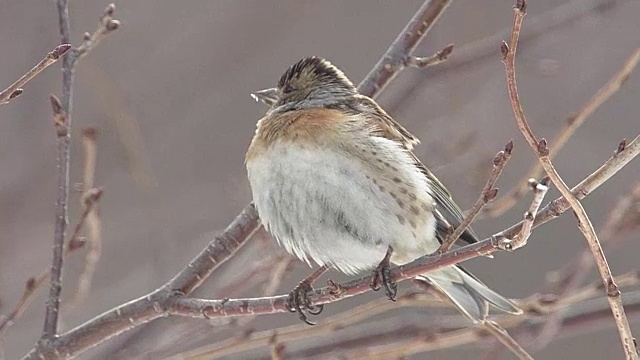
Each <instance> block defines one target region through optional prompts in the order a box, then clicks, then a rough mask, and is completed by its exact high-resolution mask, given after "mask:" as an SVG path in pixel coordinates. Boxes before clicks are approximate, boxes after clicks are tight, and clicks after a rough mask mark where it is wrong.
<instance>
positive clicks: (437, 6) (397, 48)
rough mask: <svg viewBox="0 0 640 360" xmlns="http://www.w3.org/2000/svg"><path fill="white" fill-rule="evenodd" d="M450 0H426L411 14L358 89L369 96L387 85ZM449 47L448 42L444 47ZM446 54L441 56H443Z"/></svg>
mask: <svg viewBox="0 0 640 360" xmlns="http://www.w3.org/2000/svg"><path fill="white" fill-rule="evenodd" d="M452 1H453V0H427V1H425V2H424V3H422V6H420V8H419V9H418V11H417V12H416V13H415V14H414V15H413V17H412V18H411V20H409V22H408V23H407V25H406V26H405V27H404V29H402V31H401V32H400V34H398V37H397V38H396V39H395V40H394V41H393V43H391V46H389V49H387V51H386V52H385V53H384V55H382V58H380V60H378V62H377V63H376V64H375V66H374V67H373V69H371V71H369V73H368V74H367V76H365V78H364V79H363V80H362V82H361V83H360V85H359V86H358V91H359V92H360V93H361V94H363V95H367V96H369V97H374V96H375V95H376V94H378V93H379V92H381V91H382V90H383V89H384V87H385V86H386V85H388V84H389V83H390V82H391V80H393V78H395V77H396V75H398V74H399V73H400V71H402V69H404V67H405V66H406V65H405V64H407V60H408V59H409V57H410V56H411V53H412V52H413V50H415V48H416V47H417V46H418V44H419V43H420V40H422V39H423V38H424V36H425V35H427V33H429V31H430V30H431V29H432V28H433V25H435V23H436V22H437V21H438V20H439V19H440V16H441V15H442V13H443V12H444V10H445V9H446V8H447V7H449V5H450V4H451V2H452ZM446 49H448V50H449V52H450V50H451V49H450V48H449V46H448V47H446V48H445V49H443V51H445V50H446ZM447 55H448V53H447V54H446V55H444V57H445V58H446V56H447Z"/></svg>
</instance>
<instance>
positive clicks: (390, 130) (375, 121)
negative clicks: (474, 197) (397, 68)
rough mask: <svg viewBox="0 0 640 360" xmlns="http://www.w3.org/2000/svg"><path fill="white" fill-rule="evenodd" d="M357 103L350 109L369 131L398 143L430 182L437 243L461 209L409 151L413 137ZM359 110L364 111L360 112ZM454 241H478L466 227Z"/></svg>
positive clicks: (362, 100)
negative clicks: (361, 115) (362, 118)
mask: <svg viewBox="0 0 640 360" xmlns="http://www.w3.org/2000/svg"><path fill="white" fill-rule="evenodd" d="M356 101H357V104H355V105H354V110H356V111H358V113H365V114H371V115H370V116H368V117H367V119H368V121H369V122H370V126H371V127H372V129H373V133H374V134H375V135H377V136H382V137H385V138H387V139H390V140H394V141H397V142H399V143H401V144H402V145H403V146H404V147H405V148H406V149H407V152H408V153H409V154H410V155H411V157H412V158H413V159H414V161H415V165H416V166H417V167H418V168H419V169H420V171H421V172H422V173H423V174H424V175H425V176H426V177H427V179H428V180H429V182H430V183H431V185H432V186H431V192H432V193H431V196H433V199H434V200H435V202H436V210H437V211H436V212H435V216H436V219H437V223H436V227H437V229H436V230H437V235H438V240H439V241H440V242H442V241H443V239H444V238H445V237H446V234H447V224H450V225H451V226H453V227H454V228H455V227H457V226H458V225H460V223H461V222H462V220H463V219H464V215H463V214H462V210H460V208H459V207H458V205H456V203H455V202H454V201H453V198H452V197H451V193H450V192H449V191H448V190H447V188H446V187H444V185H443V184H442V183H441V182H440V180H438V178H436V176H435V175H434V174H433V173H432V172H431V171H429V169H427V167H426V166H424V164H422V162H421V161H420V159H418V157H417V156H416V155H415V154H414V153H413V152H412V151H411V149H412V148H413V145H415V144H417V143H419V140H418V138H417V137H415V136H414V135H413V134H411V133H410V132H409V131H408V130H407V129H405V128H404V127H403V126H402V125H400V124H398V122H396V121H395V120H393V118H392V117H391V116H389V114H387V113H386V112H385V111H384V110H383V109H382V108H381V107H380V106H379V105H378V104H376V102H375V101H373V100H372V99H370V98H368V97H366V96H358V97H357V100H356ZM363 107H364V108H365V109H366V110H368V111H362V110H363ZM458 241H463V242H465V243H468V244H472V243H475V242H477V241H478V236H477V235H476V233H475V232H474V231H473V229H471V228H467V229H466V230H465V232H464V233H463V234H462V235H461V236H460V239H459V240H458Z"/></svg>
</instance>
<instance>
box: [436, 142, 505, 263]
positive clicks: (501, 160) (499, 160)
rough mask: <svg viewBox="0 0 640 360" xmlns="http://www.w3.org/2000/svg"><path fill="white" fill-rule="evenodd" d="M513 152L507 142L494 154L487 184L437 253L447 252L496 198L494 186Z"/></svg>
mask: <svg viewBox="0 0 640 360" xmlns="http://www.w3.org/2000/svg"><path fill="white" fill-rule="evenodd" d="M512 151H513V141H511V140H509V142H508V143H507V145H505V147H504V150H501V151H500V152H498V153H497V154H496V156H495V157H494V158H493V168H492V169H491V175H489V179H487V183H486V184H485V185H484V188H483V189H482V193H480V197H479V198H478V200H476V203H475V204H474V205H473V207H472V208H471V210H469V213H468V214H467V215H466V216H465V217H464V220H463V221H462V222H461V223H460V225H458V227H457V228H456V229H455V230H454V231H453V232H452V233H451V234H449V235H448V236H447V237H446V239H445V240H444V241H443V242H442V245H440V248H439V249H438V252H447V251H449V249H451V247H452V246H453V244H454V243H455V242H456V240H458V238H459V237H460V236H461V235H462V233H464V231H465V230H466V229H467V228H468V227H469V225H471V223H472V222H473V219H475V217H476V216H477V215H478V213H480V211H481V210H482V208H483V207H484V206H485V205H487V203H489V202H490V201H492V200H493V199H495V198H496V195H498V189H497V188H495V187H494V186H495V184H496V182H497V181H498V178H499V177H500V174H502V171H503V170H504V168H505V166H506V165H507V162H508V161H509V159H510V158H511V152H512Z"/></svg>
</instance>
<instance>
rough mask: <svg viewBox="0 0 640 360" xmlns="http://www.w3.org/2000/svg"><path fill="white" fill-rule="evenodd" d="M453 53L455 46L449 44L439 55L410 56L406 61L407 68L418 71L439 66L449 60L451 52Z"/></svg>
mask: <svg viewBox="0 0 640 360" xmlns="http://www.w3.org/2000/svg"><path fill="white" fill-rule="evenodd" d="M452 51H453V44H449V45H447V46H446V47H444V48H443V49H442V50H440V51H438V52H437V53H435V54H433V55H431V56H427V57H418V56H412V55H408V56H407V57H406V59H405V61H404V64H405V66H410V67H414V68H418V69H424V68H427V67H429V66H433V65H438V64H440V63H443V62H444V61H446V60H447V58H448V57H449V55H451V52H452Z"/></svg>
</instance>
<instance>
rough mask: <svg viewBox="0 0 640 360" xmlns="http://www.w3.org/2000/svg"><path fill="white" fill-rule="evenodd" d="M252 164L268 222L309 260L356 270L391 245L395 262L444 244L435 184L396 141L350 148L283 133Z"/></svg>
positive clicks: (258, 199)
mask: <svg viewBox="0 0 640 360" xmlns="http://www.w3.org/2000/svg"><path fill="white" fill-rule="evenodd" d="M355 151H362V153H359V154H354V152H355ZM363 153H367V154H364V155H363ZM372 154H375V156H372ZM247 169H248V174H249V182H250V184H251V188H252V192H253V199H254V203H255V205H256V208H257V209H258V212H259V214H260V218H261V220H262V223H263V224H264V225H265V227H266V228H267V230H268V231H269V232H271V233H272V234H273V235H274V236H275V237H276V239H277V240H278V241H279V242H280V243H281V244H282V245H283V246H284V248H285V249H286V250H287V251H288V252H290V253H292V254H295V255H296V256H297V257H299V258H300V259H303V260H305V261H307V262H309V261H310V260H313V261H315V262H316V263H318V264H320V265H322V264H329V265H334V266H335V267H337V268H338V269H339V270H341V271H343V272H346V273H356V272H358V271H360V270H364V269H368V268H372V267H374V266H375V265H377V264H378V263H379V262H380V260H382V258H383V257H384V254H385V252H386V250H387V248H388V246H389V245H391V246H392V247H393V248H394V252H395V257H394V258H392V260H393V261H394V262H397V263H403V262H407V261H411V260H412V259H414V258H416V257H419V256H421V255H424V254H426V253H428V252H431V251H434V250H435V249H436V248H437V247H438V243H437V241H436V240H435V238H434V235H433V234H434V227H435V220H434V218H433V215H432V214H431V212H430V209H431V208H430V206H432V203H433V200H432V198H431V196H430V195H429V184H428V183H427V180H426V179H425V177H424V176H423V175H422V174H421V173H420V171H419V170H418V169H417V168H416V167H415V166H414V165H413V164H412V161H411V159H410V157H409V156H408V155H407V154H406V153H405V152H404V150H402V149H401V148H400V146H399V145H398V144H396V143H395V142H393V141H391V140H388V139H385V138H369V139H367V143H365V144H360V146H355V147H349V148H343V147H327V146H321V145H319V144H314V143H296V142H290V141H284V140H278V141H275V142H273V143H272V144H270V146H269V147H268V148H267V149H266V151H265V152H264V153H263V154H261V155H260V156H257V157H255V158H253V159H251V160H250V161H248V162H247ZM394 179H395V180H399V179H402V181H401V183H398V182H396V181H394ZM420 205H422V207H421V208H420V209H419V211H418V209H417V208H419V207H420ZM427 207H429V209H428V210H429V211H427ZM414 210H415V211H414Z"/></svg>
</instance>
